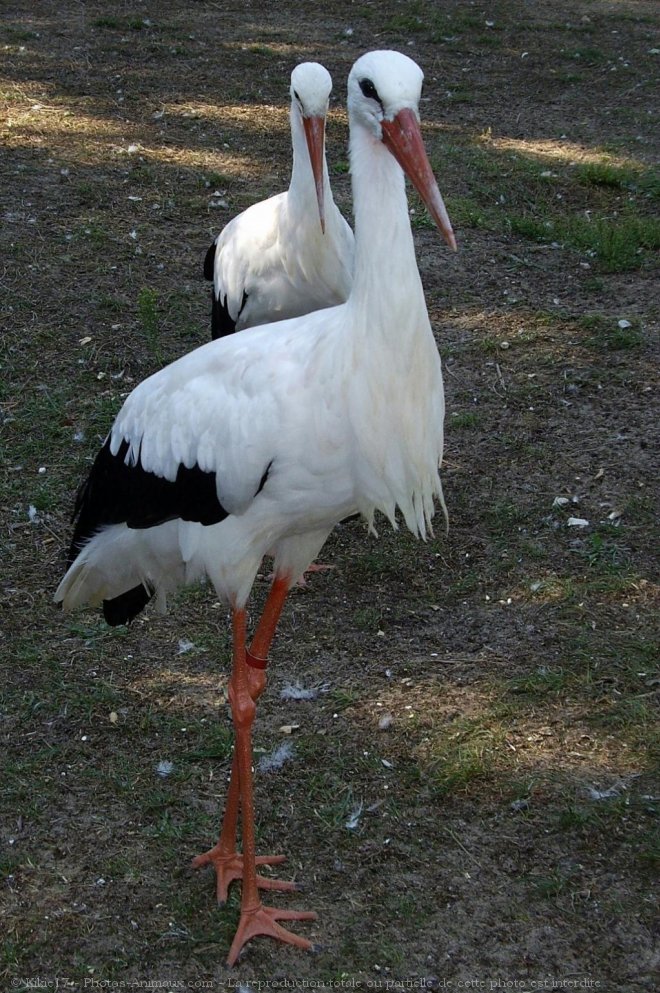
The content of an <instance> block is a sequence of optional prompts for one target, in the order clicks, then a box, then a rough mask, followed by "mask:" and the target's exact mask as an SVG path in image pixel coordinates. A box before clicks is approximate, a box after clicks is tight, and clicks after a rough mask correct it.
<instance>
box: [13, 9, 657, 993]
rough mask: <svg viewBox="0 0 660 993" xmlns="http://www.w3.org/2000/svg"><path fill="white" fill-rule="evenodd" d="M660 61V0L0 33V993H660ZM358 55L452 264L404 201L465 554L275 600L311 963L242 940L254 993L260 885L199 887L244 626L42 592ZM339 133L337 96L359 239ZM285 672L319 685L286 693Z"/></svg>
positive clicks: (94, 23)
mask: <svg viewBox="0 0 660 993" xmlns="http://www.w3.org/2000/svg"><path fill="white" fill-rule="evenodd" d="M349 32H352V33H349ZM656 32H657V11H655V9H654V8H653V6H652V5H651V4H650V3H632V2H630V3H618V4H616V5H614V4H606V3H600V2H587V0H583V2H582V0H581V2H579V3H578V4H577V6H576V4H574V3H571V4H569V3H567V2H566V3H565V2H563V0H553V2H552V3H550V4H546V5H544V6H542V5H522V4H520V3H518V2H514V0H498V2H497V3H495V4H494V5H491V6H490V7H489V8H488V11H487V12H486V11H483V10H481V9H477V8H474V9H473V8H472V7H470V8H469V9H466V7H465V5H464V4H459V3H454V2H452V3H449V4H445V5H443V8H442V10H440V9H439V8H438V6H437V5H433V4H427V3H419V2H417V0H414V2H407V3H393V2H385V3H384V4H380V5H379V6H378V7H375V6H373V5H370V4H362V5H358V6H356V5H355V4H349V3H347V2H343V0H342V2H340V3H338V4H335V5H334V6H333V8H332V10H330V9H326V8H321V7H319V6H317V5H314V4H312V5H304V6H303V7H300V5H298V7H296V8H295V10H294V9H293V8H291V9H289V6H288V5H286V4H285V5H284V7H281V5H280V6H278V7H277V9H275V8H271V7H270V6H268V5H266V4H261V5H259V4H257V5H256V6H255V5H254V4H253V5H252V6H251V7H250V9H249V11H248V12H247V13H246V12H245V11H243V10H241V11H239V10H238V8H236V9H234V8H231V7H230V6H229V5H225V4H220V5H218V4H207V3H202V4H198V5H195V6H194V8H193V7H190V5H189V6H188V7H187V8H186V9H185V11H184V10H183V9H182V7H181V5H177V4H174V3H170V2H169V0H166V2H165V3H160V4H158V5H154V4H152V3H150V2H147V3H141V4H136V5H130V4H129V5H128V6H122V8H121V9H120V10H117V11H114V10H110V11H109V10H107V9H105V8H102V7H101V6H100V5H98V4H91V5H90V4H85V5H80V4H77V3H76V4H70V3H64V4H63V5H60V7H58V8H57V11H55V9H54V8H53V7H52V5H50V4H49V3H47V2H45V0H43V2H42V0H39V2H36V3H34V2H33V3H30V4H29V5H28V4H25V3H23V2H22V0H16V2H14V3H12V4H11V6H10V7H9V8H8V9H7V10H6V11H5V12H3V23H2V25H1V26H0V46H2V51H3V55H4V66H3V69H2V72H1V73H0V100H1V101H2V106H3V112H4V117H3V119H2V123H0V130H1V134H2V140H3V144H4V147H5V152H4V156H3V158H2V161H1V162H0V170H1V172H2V179H3V183H2V194H1V196H2V204H1V213H2V221H3V225H2V228H1V229H0V242H1V245H2V252H3V259H4V264H3V270H2V276H1V277H0V293H1V297H0V320H1V321H2V328H3V332H2V338H1V340H0V349H1V355H0V363H1V372H2V375H1V376H0V444H1V446H2V449H1V451H2V462H1V465H2V470H1V471H2V477H1V479H0V486H1V487H2V489H1V493H2V501H1V502H2V530H1V532H0V546H1V549H2V556H3V578H2V587H1V588H2V600H1V601H0V611H1V613H0V616H1V617H2V625H1V627H0V652H1V660H2V661H1V665H2V678H3V694H2V702H1V704H0V733H2V736H3V748H4V758H3V768H2V774H1V777H0V796H1V798H2V804H1V807H2V818H1V820H0V870H1V872H2V881H3V888H2V891H1V895H0V920H1V921H2V932H3V935H2V939H1V940H0V949H1V952H0V975H2V977H3V979H4V982H5V985H7V986H9V985H13V988H14V989H19V990H20V989H22V988H27V987H26V984H25V983H23V985H22V986H21V983H20V980H21V977H23V978H24V979H27V978H28V977H31V976H33V977H34V976H43V977H45V978H48V979H52V978H53V977H55V976H60V977H62V976H67V977H71V978H70V984H71V987H70V988H75V989H77V988H80V989H82V988H84V984H85V981H87V982H88V983H89V981H90V980H101V979H103V980H116V981H120V980H121V981H124V982H126V981H138V980H141V981H146V980H151V981H153V980H156V979H158V980H160V981H163V982H164V981H168V982H169V983H170V985H171V984H172V982H173V981H174V980H177V981H191V982H194V981H199V980H201V979H203V980H205V981H208V982H209V983H211V984H212V985H211V987H209V988H217V989H223V988H226V987H227V984H228V980H229V979H230V978H231V979H232V980H240V981H242V982H243V983H246V984H248V983H250V982H252V981H256V980H262V981H263V980H265V979H268V980H270V981H274V980H281V979H291V980H293V979H296V980H299V981H301V980H303V979H305V980H310V981H311V980H314V981H316V982H317V983H330V982H331V981H333V982H335V981H339V980H344V981H346V980H349V979H350V980H354V981H355V982H356V983H358V984H363V985H364V984H366V983H367V982H371V983H372V984H373V983H374V982H385V981H386V980H388V981H394V980H399V981H401V980H405V979H409V980H421V979H422V978H424V977H426V978H428V979H429V988H433V987H434V986H438V985H439V984H440V982H444V984H445V986H447V987H448V988H452V984H453V986H454V987H455V986H456V984H457V982H458V981H459V980H465V979H471V980H475V981H479V982H486V981H493V980H497V979H500V980H502V981H513V980H517V981H519V982H520V983H522V982H525V983H528V984H529V983H530V982H531V980H533V979H534V980H537V979H538V978H539V977H540V976H550V977H552V978H555V979H559V978H562V977H566V976H571V977H581V978H591V979H593V980H598V981H599V982H600V983H601V987H602V988H604V989H617V990H618V989H625V990H626V991H628V990H629V991H631V993H646V991H647V990H649V989H651V988H652V978H651V974H652V967H653V938H652V927H653V922H654V914H655V913H656V909H657V908H656V896H655V893H654V891H653V889H652V885H651V872H652V871H653V869H654V868H657V861H658V831H657V815H658V790H659V789H660V787H659V785H658V780H657V768H658V759H659V757H660V756H659V751H660V748H659V741H658V721H657V694H658V686H659V683H658V680H659V675H658V671H657V655H658V653H657V630H656V624H655V618H656V616H657V613H656V612H657V606H658V596H657V585H656V584H657V563H656V561H655V558H654V527H655V520H656V518H655V508H656V503H657V498H656V487H657V460H656V458H655V455H654V451H653V447H652V441H653V436H654V433H655V432H656V431H657V415H656V414H655V413H654V410H653V409H652V405H651V404H652V400H651V398H652V396H653V390H654V388H655V385H656V379H657V372H656V369H657V332H658V318H659V314H658V304H657V292H656V289H655V282H654V280H655V279H656V271H655V269H654V266H655V263H656V260H657V250H658V225H657V218H656V216H655V214H656V211H657V197H658V173H657V169H655V167H654V166H653V159H654V153H655V151H657V148H656V143H657V129H654V124H653V112H654V108H653V105H652V99H651V96H652V95H651V90H650V87H649V81H650V80H651V78H652V74H653V70H654V67H655V63H656V61H657V56H654V55H653V54H652V53H651V49H653V48H654V47H655V44H656V38H655V33H656ZM375 34H376V35H377V37H378V44H379V45H382V46H392V47H396V48H400V49H402V50H405V51H407V52H410V53H411V54H412V55H413V56H414V57H415V58H417V59H418V61H419V62H420V64H421V65H422V66H423V67H424V70H425V73H426V84H425V97H426V98H428V99H427V101H425V102H424V103H423V105H422V109H423V115H424V121H425V135H426V138H427V141H428V144H429V148H430V151H431V155H432V158H433V161H434V164H435V167H436V170H437V173H438V176H439V179H440V186H441V189H442V190H443V193H444V194H445V195H446V199H447V203H448V206H449V209H450V213H451V214H452V217H453V219H454V221H455V222H456V227H457V229H458V237H459V244H460V247H461V251H460V253H459V254H458V255H457V256H456V257H449V255H448V253H447V252H445V251H444V250H443V249H442V246H441V245H440V244H439V241H438V239H437V236H436V233H435V232H434V230H433V229H432V227H431V226H430V224H429V221H428V219H427V218H426V216H425V214H424V213H423V211H422V210H421V209H420V206H419V203H418V202H416V201H415V198H414V197H413V196H411V206H412V207H413V209H414V210H415V213H414V214H413V215H412V217H413V224H414V227H415V237H416V242H417V249H418V258H419V264H420V270H421V273H422V278H423V280H424V284H425V287H426V292H427V298H428V302H429V309H430V313H431V316H432V320H433V323H434V327H435V328H436V331H437V338H438V344H439V347H440V349H441V353H442V355H443V360H444V362H445V369H446V385H447V408H448V416H447V458H446V465H445V469H444V479H445V488H446V496H447V503H448V506H449V510H450V518H451V526H450V530H449V534H448V536H445V535H444V534H442V533H439V534H438V536H437V537H436V538H434V539H433V540H431V541H429V542H428V543H427V544H424V545H420V544H418V543H416V542H415V541H414V540H413V539H412V538H410V536H408V535H406V534H405V533H403V532H399V533H396V534H395V533H392V532H390V531H389V530H387V529H386V528H385V527H383V528H382V534H381V536H380V538H379V539H378V541H376V540H374V539H373V538H367V537H366V536H365V534H364V531H363V528H362V527H361V525H359V524H358V523H356V522H351V523H349V524H346V525H344V526H342V527H340V528H338V529H337V531H336V533H335V534H334V535H333V536H332V539H331V540H330V542H329V543H328V546H327V548H326V549H325V551H324V559H325V560H326V561H328V562H332V563H333V564H334V565H335V566H336V570H335V571H334V572H329V573H320V574H315V575H314V576H313V577H311V579H310V583H309V586H308V587H307V588H305V589H301V590H297V591H295V592H294V594H293V595H292V597H291V604H290V606H289V609H288V611H287V612H286V616H285V617H284V619H283V623H282V629H281V632H280V634H279V638H278V641H277V644H276V646H275V648H274V652H273V656H274V658H273V666H272V676H271V685H270V687H269V691H268V693H267V694H265V696H264V698H263V701H262V703H260V712H259V718H258V724H257V730H256V748H257V758H258V757H259V756H260V755H261V754H263V753H266V752H270V751H271V750H272V749H273V748H274V747H276V746H277V745H278V744H280V743H281V741H282V740H283V738H284V733H283V732H282V731H281V728H282V727H285V726H292V725H296V727H295V728H294V730H293V733H292V735H291V736H290V738H287V740H291V741H292V743H293V754H292V756H291V758H290V760H289V761H288V762H287V763H286V764H285V765H284V767H283V768H282V769H281V770H280V771H279V772H274V773H270V774H268V773H263V772H260V773H258V774H257V780H258V825H257V830H258V835H259V847H260V849H261V850H263V851H265V850H266V849H272V850H275V851H279V850H284V851H286V853H287V855H288V856H289V861H288V863H287V866H286V868H287V874H288V877H289V878H296V879H300V880H303V881H305V883H306V884H307V887H306V891H305V892H304V893H301V894H299V895H298V896H297V901H298V902H299V903H300V905H301V906H304V907H305V908H306V909H311V908H314V909H317V910H318V911H319V912H320V919H319V922H318V923H317V924H315V925H313V926H308V927H306V933H308V934H311V935H312V936H313V938H314V940H318V941H319V942H320V943H321V944H322V946H323V947H322V950H321V951H320V953H319V954H318V955H317V956H315V957H313V958H311V957H309V956H305V955H301V954H299V953H297V952H295V951H293V950H289V949H286V948H277V947H275V946H273V945H271V944H269V943H268V942H258V941H257V942H254V943H252V945H251V946H250V948H249V950H248V952H247V954H246V956H245V959H244V961H243V962H242V964H241V965H240V966H239V968H238V969H237V970H235V972H234V973H232V974H231V977H230V975H229V973H228V971H227V970H226V968H225V966H224V959H225V956H226V951H227V947H228V943H229V941H230V940H231V935H232V931H233V928H234V927H235V923H236V919H237V913H238V900H237V894H236V893H233V894H232V897H231V900H230V902H229V905H228V906H227V907H226V908H224V909H222V910H220V909H218V908H217V907H216V906H215V904H214V899H213V882H212V880H211V878H210V877H209V876H208V875H206V874H204V873H201V874H194V873H192V872H191V871H190V870H189V869H188V865H189V861H190V858H191V857H192V856H193V855H195V854H196V853H197V852H199V851H201V850H202V849H204V848H205V847H207V846H208V844H209V843H210V842H212V841H213V840H214V836H215V834H216V831H217V822H218V817H219V811H220V809H221V806H222V802H223V798H224V793H225V788H226V779H227V774H228V769H229V763H230V755H231V734H230V726H229V720H228V716H227V713H226V707H225V703H226V679H227V674H228V665H229V645H228V641H227V627H226V617H225V611H224V609H223V608H221V607H219V605H217V604H215V603H214V598H213V597H212V596H211V595H210V594H209V592H208V591H205V590H189V591H185V592H184V593H182V594H181V595H180V596H179V597H178V598H177V600H176V603H175V604H174V609H173V611H172V613H171V614H170V616H168V617H166V618H161V617H158V616H156V615H154V614H148V615H146V616H145V617H143V618H141V619H140V620H139V621H138V622H136V623H135V624H134V625H133V626H132V627H131V628H130V629H129V630H110V629H108V628H107V627H106V626H105V625H104V624H103V622H102V621H101V620H100V619H99V617H98V615H97V614H95V613H91V612H83V613H81V614H80V615H76V616H75V617H63V616H61V615H60V614H59V613H58V612H56V611H55V610H54V609H53V608H52V606H51V602H50V601H51V596H52V591H53V589H54V586H55V584H56V583H57V580H58V578H59V576H60V575H61V569H62V556H63V549H64V548H65V546H66V541H67V536H68V523H67V518H68V512H69V508H70V506H71V502H72V497H73V493H74V492H75V487H76V485H77V483H78V481H79V480H80V478H81V476H82V475H83V473H84V472H85V469H86V467H87V466H88V465H89V462H90V460H91V458H92V457H93V455H94V453H95V451H96V449H97V447H98V443H99V439H100V438H102V437H103V436H104V434H105V433H106V431H107V429H108V426H109V424H110V423H111V420H112V417H113V416H114V414H115V413H116V411H117V410H118V408H119V405H120V404H121V402H122V399H123V397H124V396H125V395H126V394H127V393H128V392H129V391H130V390H131V389H132V388H133V386H134V385H135V384H136V383H137V382H139V381H140V380H141V379H143V378H144V377H145V376H147V375H149V374H150V373H151V372H153V371H154V370H155V369H156V368H158V367H159V366H160V365H162V364H163V363H165V362H168V361H171V360H172V359H174V358H175V357H177V356H178V355H180V354H181V353H182V352H184V351H186V350H188V349H190V348H192V347H194V346H196V345H198V344H201V343H202V342H204V341H206V340H207V337H208V331H209V319H208V318H209V313H208V310H209V308H208V287H207V285H206V284H205V283H204V282H203V280H202V276H201V263H202V259H203V256H204V252H205V250H206V247H207V245H208V241H209V239H210V237H211V236H212V235H214V234H215V233H217V231H218V230H219V229H220V227H221V226H222V225H223V224H224V223H226V221H227V220H228V219H229V218H230V217H231V216H232V215H233V214H235V213H236V212H237V211H239V210H241V209H243V208H244V207H245V206H247V205H248V204H249V203H251V202H253V201H254V200H255V199H258V198H260V197H262V196H265V195H269V194H270V193H272V192H275V191H277V190H280V189H282V188H283V187H284V185H285V184H286V182H287V178H288V170H289V136H288V127H287V109H286V107H287V94H288V74H289V71H290V68H291V65H292V64H293V63H294V62H295V61H297V60H301V59H305V58H315V59H319V60H320V61H323V62H324V63H326V64H327V65H328V67H329V68H330V70H331V71H332V73H333V75H334V78H335V95H336V100H337V104H342V103H343V91H344V84H345V78H346V74H347V71H348V69H349V67H350V64H351V63H352V61H353V60H354V58H355V57H356V56H357V54H358V53H359V52H361V51H363V50H364V49H365V48H368V47H372V46H373V44H374V36H375ZM409 43H411V44H409ZM345 140H346V118H345V113H344V112H343V110H342V109H340V107H339V106H336V107H335V109H333V112H332V114H331V118H330V122H329V129H328V153H329V157H330V170H331V175H332V178H333V188H334V190H335V196H336V199H337V201H338V203H340V204H341V206H342V208H343V209H344V211H345V212H346V214H347V215H348V214H349V212H350V198H349V179H348V176H347V159H346V148H345ZM557 497H560V498H563V499H565V500H566V501H567V502H566V503H563V504H561V503H560V504H559V505H557V503H556V502H555V501H556V498H557ZM572 517H574V518H580V519H584V520H586V521H587V522H588V523H587V525H585V526H582V527H580V526H573V525H569V519H570V518H572ZM441 531H442V528H441V526H439V532H441ZM266 587H267V583H266V579H265V576H264V577H262V578H260V580H259V581H258V584H257V589H256V591H255V599H256V603H255V608H254V609H255V612H256V610H257V608H258V605H259V603H261V602H262V600H263V597H264V595H265V590H266ZM295 681H299V682H300V683H301V684H302V685H304V686H305V687H315V688H316V689H317V691H318V692H317V696H316V697H315V698H314V699H311V700H301V701H292V700H286V699H282V698H281V696H280V694H281V691H282V689H283V688H284V687H285V685H286V684H288V683H291V682H295ZM384 717H386V718H387V720H385V721H384V722H383V718H384ZM163 763H168V764H165V765H163ZM281 899H282V902H283V903H284V902H286V899H285V898H281ZM301 930H302V927H301ZM432 977H435V980H433V979H432ZM17 979H18V980H19V982H18V984H16V983H15V981H16V980H17ZM521 988H523V987H521ZM528 988H531V987H529V986H528Z"/></svg>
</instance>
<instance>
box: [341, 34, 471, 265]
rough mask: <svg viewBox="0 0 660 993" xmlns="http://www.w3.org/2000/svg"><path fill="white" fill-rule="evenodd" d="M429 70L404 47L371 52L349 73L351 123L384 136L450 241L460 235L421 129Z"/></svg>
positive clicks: (452, 244) (379, 137)
mask: <svg viewBox="0 0 660 993" xmlns="http://www.w3.org/2000/svg"><path fill="white" fill-rule="evenodd" d="M423 80H424V73H423V72H422V70H421V69H420V68H419V66H418V65H417V63H416V62H413V60H412V59H410V58H408V56H407V55H402V54H401V52H391V51H381V52H367V54H366V55H363V56H361V58H359V59H358V60H357V62H356V63H355V64H354V66H353V68H352V69H351V71H350V74H349V77H348V114H349V120H350V122H351V126H352V127H353V126H355V125H357V126H361V127H363V128H364V129H365V130H366V131H367V132H368V133H370V134H371V135H372V136H373V138H374V139H376V140H377V141H382V143H383V144H384V145H385V147H386V148H387V149H388V151H390V152H391V153H392V155H393V156H394V158H395V159H396V160H397V162H398V163H399V165H400V166H401V168H402V169H403V171H404V172H405V173H406V174H407V175H408V176H409V178H410V180H411V182H412V183H413V185H414V186H415V188H416V190H417V192H418V193H419V195H420V196H421V198H422V199H423V201H424V203H425V204H426V206H427V208H428V210H429V213H430V214H431V217H432V218H433V219H434V221H435V222H436V224H437V225H438V227H439V229H440V231H441V233H442V235H443V237H444V239H445V241H446V242H447V244H448V245H449V246H450V247H451V248H453V249H454V250H455V249H456V239H455V238H454V233H453V231H452V228H451V223H450V221H449V217H448V216H447V211H446V209H445V205H444V203H443V200H442V197H441V196H440V191H439V190H438V185H437V183H436V181H435V177H434V175H433V170H432V169H431V165H430V163H429V160H428V157H427V155H426V151H425V149H424V143H423V141H422V136H421V132H420V130H419V100H420V97H421V93H422V82H423Z"/></svg>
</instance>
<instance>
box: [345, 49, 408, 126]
mask: <svg viewBox="0 0 660 993" xmlns="http://www.w3.org/2000/svg"><path fill="white" fill-rule="evenodd" d="M423 81H424V73H423V72H422V70H421V69H420V68H419V66H418V65H417V63H416V62H413V60H412V59H409V58H408V56H407V55H402V54H401V52H387V51H384V52H367V54H366V55H363V56H361V58H359V59H358V60H357V62H356V63H355V64H354V66H353V68H352V69H351V71H350V74H349V77H348V111H349V113H350V115H351V118H352V119H353V120H355V121H359V122H360V123H361V124H362V125H363V126H364V127H366V128H367V129H368V130H370V131H371V132H372V133H373V134H374V136H375V137H376V138H381V137H382V134H381V122H382V121H383V120H387V121H391V120H393V119H394V117H396V115H397V114H398V113H399V111H400V110H403V109H404V108H407V109H409V110H412V111H413V112H414V113H415V115H416V116H417V118H418V119H419V111H418V106H419V98H420V96H421V94H422V83H423Z"/></svg>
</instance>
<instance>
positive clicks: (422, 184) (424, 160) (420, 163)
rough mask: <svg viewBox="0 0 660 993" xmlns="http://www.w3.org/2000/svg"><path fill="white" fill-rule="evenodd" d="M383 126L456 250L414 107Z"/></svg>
mask: <svg viewBox="0 0 660 993" xmlns="http://www.w3.org/2000/svg"><path fill="white" fill-rule="evenodd" d="M381 127H382V129H383V144H384V145H385V146H386V148H388V149H389V151H390V152H391V153H392V155H393V156H394V158H395V159H396V160H397V162H398V163H399V165H400V166H401V168H402V169H403V171H404V172H405V173H406V175H407V176H408V177H409V178H410V181H411V182H412V184H413V186H414V187H415V189H416V190H417V192H418V193H419V195H420V197H421V198H422V200H423V201H424V203H425V204H426V206H427V208H428V211H429V214H430V215H431V217H432V218H433V220H434V221H435V223H436V224H437V225H438V227H439V228H440V231H441V233H442V236H443V238H444V239H445V241H446V242H447V244H448V245H449V247H450V248H453V250H454V251H456V239H455V238H454V232H453V231H452V227H451V221H450V220H449V215H448V214H447V209H446V207H445V205H444V202H443V200H442V197H441V195H440V190H439V189H438V184H437V183H436V181H435V176H434V175H433V170H432V169H431V163H430V162H429V160H428V156H427V154H426V149H425V148H424V142H423V140H422V135H421V132H420V130H419V123H418V121H417V117H416V115H415V113H414V111H412V110H410V109H409V108H408V107H404V109H403V110H400V111H399V113H398V114H397V115H396V117H394V118H393V119H392V120H391V121H381Z"/></svg>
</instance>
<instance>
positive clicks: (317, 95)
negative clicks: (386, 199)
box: [291, 62, 332, 231]
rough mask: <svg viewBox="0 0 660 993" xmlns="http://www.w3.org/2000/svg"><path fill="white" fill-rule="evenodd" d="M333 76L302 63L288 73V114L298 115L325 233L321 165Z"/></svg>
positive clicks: (323, 156) (315, 65)
mask: <svg viewBox="0 0 660 993" xmlns="http://www.w3.org/2000/svg"><path fill="white" fill-rule="evenodd" d="M331 91H332V76H331V75H330V73H329V72H328V70H327V69H326V68H325V66H322V65H321V64H320V63H319V62H302V63H301V64H300V65H297V66H296V67H295V69H294V70H293V72H292V73H291V112H292V114H296V113H299V114H300V117H301V119H302V125H303V128H304V131H305V140H306V142H307V151H308V152H309V161H310V163H311V166H312V173H313V175H314V185H315V186H316V199H317V201H318V205H319V218H320V220H321V230H322V231H325V213H324V204H323V200H324V191H323V163H324V161H325V118H326V114H327V113H328V105H329V102H330V93H331Z"/></svg>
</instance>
